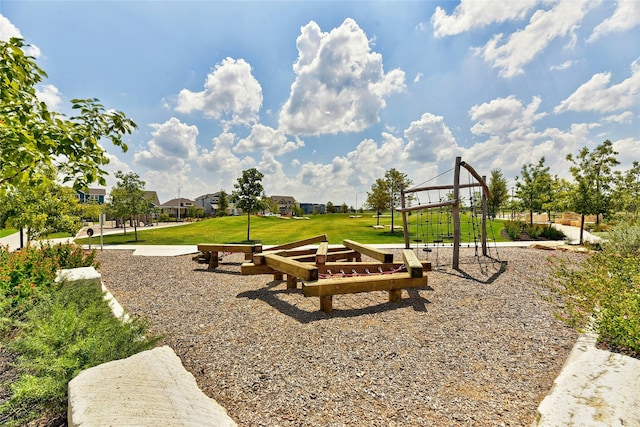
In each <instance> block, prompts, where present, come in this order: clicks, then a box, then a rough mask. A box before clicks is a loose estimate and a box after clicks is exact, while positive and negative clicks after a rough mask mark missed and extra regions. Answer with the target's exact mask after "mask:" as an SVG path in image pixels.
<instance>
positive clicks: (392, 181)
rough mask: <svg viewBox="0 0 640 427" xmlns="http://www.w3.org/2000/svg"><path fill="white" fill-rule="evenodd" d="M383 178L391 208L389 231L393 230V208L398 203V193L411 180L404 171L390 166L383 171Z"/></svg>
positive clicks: (407, 185) (408, 184)
mask: <svg viewBox="0 0 640 427" xmlns="http://www.w3.org/2000/svg"><path fill="white" fill-rule="evenodd" d="M384 180H385V181H386V183H387V189H388V191H389V200H390V206H389V207H390V208H391V232H392V233H393V231H394V230H395V228H394V226H393V217H394V216H395V215H394V209H395V207H396V206H398V204H399V203H400V193H401V190H402V189H403V188H408V187H409V186H410V185H411V180H410V179H409V178H407V174H406V173H402V172H400V171H398V170H397V169H396V168H391V169H389V170H388V171H386V172H385V173H384Z"/></svg>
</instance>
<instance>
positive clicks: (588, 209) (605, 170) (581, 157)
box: [567, 140, 620, 244]
mask: <svg viewBox="0 0 640 427" xmlns="http://www.w3.org/2000/svg"><path fill="white" fill-rule="evenodd" d="M617 154H618V153H617V152H616V151H614V150H613V144H612V143H611V141H609V140H606V141H604V142H603V143H602V144H600V145H598V146H597V147H596V148H595V149H594V150H593V151H589V149H588V148H587V147H584V148H583V149H582V150H580V152H579V153H578V155H577V156H576V157H574V156H572V155H571V154H568V155H567V160H568V161H569V162H571V164H572V166H571V167H570V168H569V170H570V171H571V175H572V176H573V179H574V181H575V187H574V193H573V207H574V210H575V211H576V213H579V214H580V216H581V218H580V244H582V232H583V228H584V217H585V216H586V215H596V224H600V215H605V214H607V213H608V212H609V210H610V209H611V190H612V184H613V182H614V174H613V170H612V168H613V167H614V166H615V165H618V164H619V163H620V162H618V160H617V159H616V155H617Z"/></svg>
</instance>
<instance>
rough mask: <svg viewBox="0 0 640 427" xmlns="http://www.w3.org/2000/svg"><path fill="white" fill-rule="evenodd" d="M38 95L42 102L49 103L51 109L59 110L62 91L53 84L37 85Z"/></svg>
mask: <svg viewBox="0 0 640 427" xmlns="http://www.w3.org/2000/svg"><path fill="white" fill-rule="evenodd" d="M36 96H37V97H38V100H40V102H44V103H45V104H47V107H48V108H49V110H57V109H58V107H59V106H60V104H62V97H61V96H60V91H59V90H58V88H57V87H55V86H54V85H52V84H43V85H40V86H39V87H36Z"/></svg>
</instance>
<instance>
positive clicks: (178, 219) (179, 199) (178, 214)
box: [178, 187, 182, 222]
mask: <svg viewBox="0 0 640 427" xmlns="http://www.w3.org/2000/svg"><path fill="white" fill-rule="evenodd" d="M180 190H182V187H180V188H178V222H180Z"/></svg>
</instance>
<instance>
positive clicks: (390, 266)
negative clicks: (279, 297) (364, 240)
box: [318, 261, 431, 275]
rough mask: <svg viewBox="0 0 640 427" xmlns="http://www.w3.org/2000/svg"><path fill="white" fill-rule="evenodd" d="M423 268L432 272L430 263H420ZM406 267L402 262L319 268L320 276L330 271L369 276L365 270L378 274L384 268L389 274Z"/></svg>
mask: <svg viewBox="0 0 640 427" xmlns="http://www.w3.org/2000/svg"><path fill="white" fill-rule="evenodd" d="M418 262H419V263H420V265H421V266H422V270H423V271H431V263H430V262H429V261H418ZM402 265H404V263H402V262H391V263H382V262H377V261H376V262H327V263H325V264H324V265H319V266H318V272H319V273H320V274H327V273H328V271H329V270H330V271H331V273H333V274H336V275H339V274H340V270H343V271H344V272H345V273H348V274H350V273H352V271H353V270H355V271H356V273H358V274H363V275H364V274H367V272H366V271H365V269H368V270H369V273H378V268H382V271H386V272H389V271H391V270H397V269H398V268H399V267H400V266H402Z"/></svg>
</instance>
